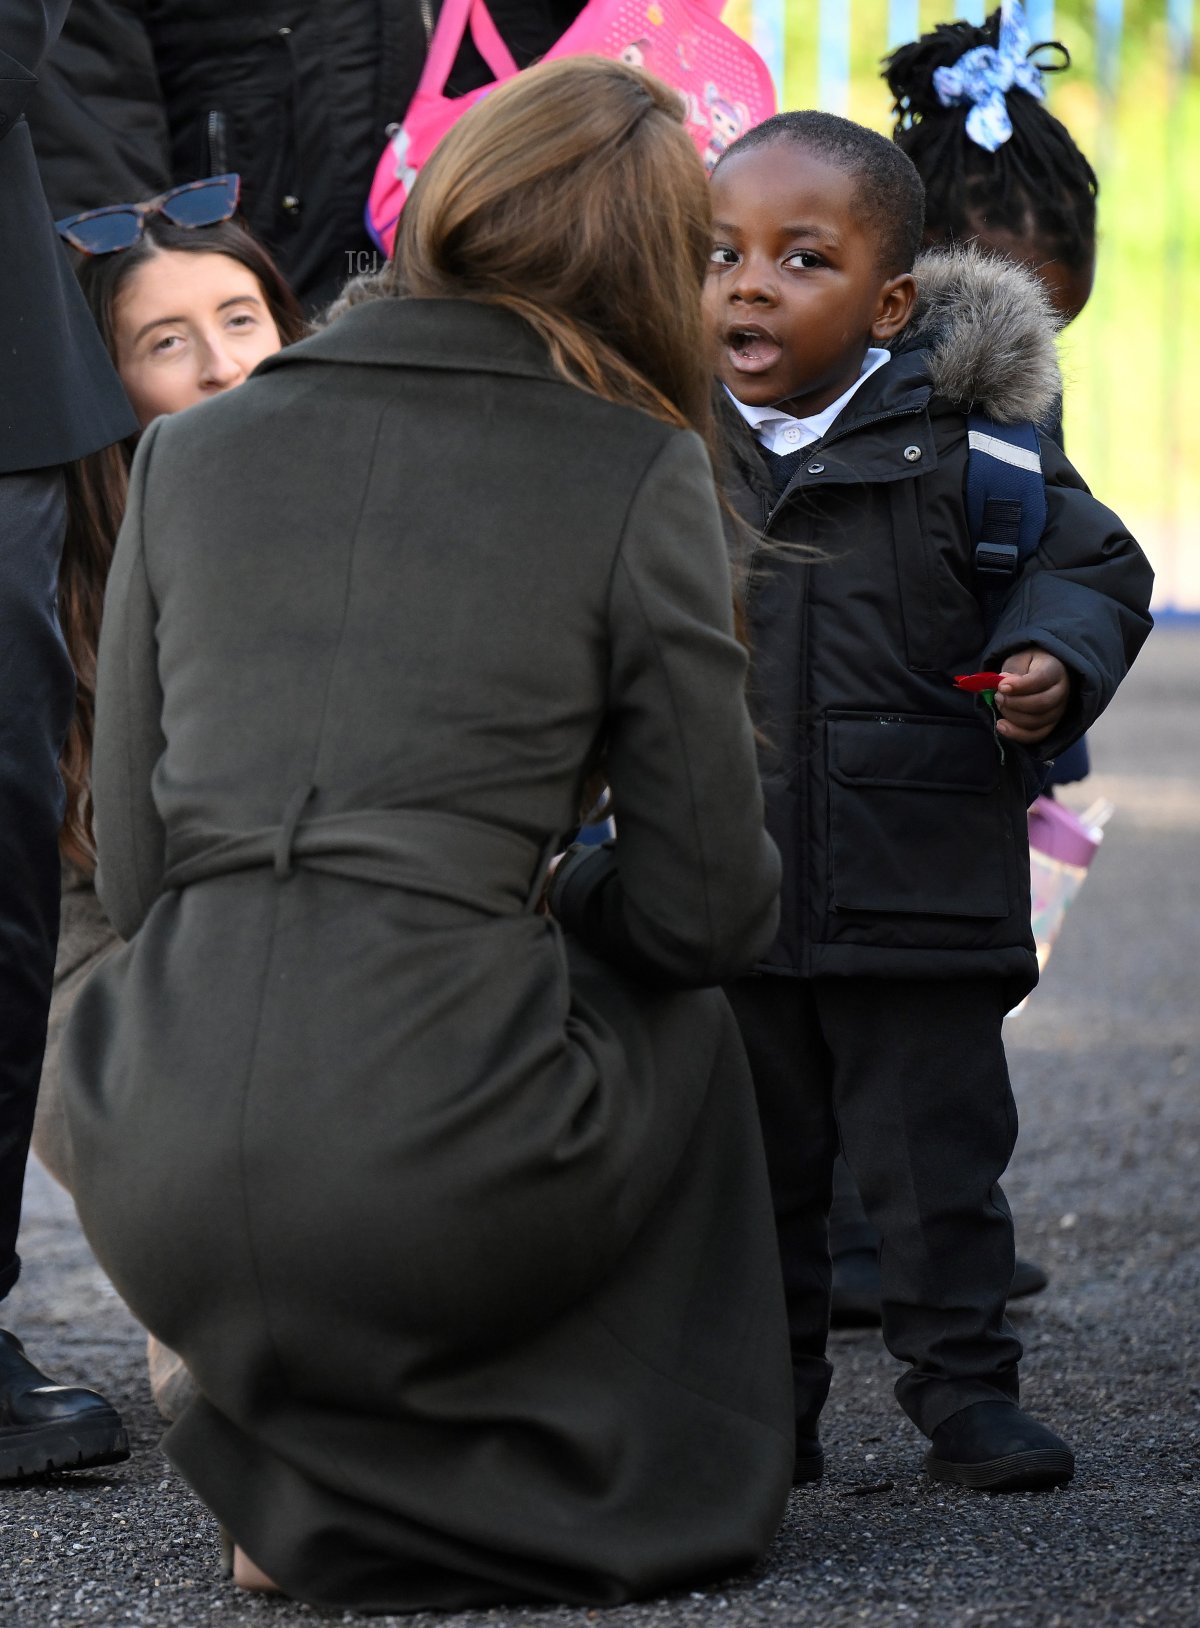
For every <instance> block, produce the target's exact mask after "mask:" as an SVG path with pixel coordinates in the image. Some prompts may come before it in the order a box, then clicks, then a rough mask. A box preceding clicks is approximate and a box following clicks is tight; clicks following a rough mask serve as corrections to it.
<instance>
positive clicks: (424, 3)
mask: <svg viewBox="0 0 1200 1628" xmlns="http://www.w3.org/2000/svg"><path fill="white" fill-rule="evenodd" d="M420 7H421V25H422V27H423V28H424V30H425V47H426V49H427V50H428V48H429V46H430V44H431V43H432V41H433V21H434V19H433V0H420Z"/></svg>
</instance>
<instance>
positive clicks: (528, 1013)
mask: <svg viewBox="0 0 1200 1628" xmlns="http://www.w3.org/2000/svg"><path fill="white" fill-rule="evenodd" d="M729 598H730V593H729V580H728V574H727V567H726V563H725V555H724V548H723V543H722V536H721V527H720V523H719V516H718V510H717V506H716V502H715V498H714V495H713V490H712V484H711V477H710V472H709V468H708V463H707V459H706V456H705V454H704V452H703V450H702V448H701V446H700V443H699V442H698V440H697V439H696V437H695V436H693V435H691V434H687V433H684V432H681V431H677V430H672V429H671V428H669V427H667V426H665V425H662V424H660V423H658V422H656V421H655V420H652V419H651V418H649V417H648V416H646V415H644V414H642V413H639V412H636V411H634V410H632V409H627V408H622V407H617V406H614V405H612V404H610V403H607V402H604V401H601V400H599V399H596V398H594V397H592V396H590V395H588V394H585V393H584V392H582V391H580V390H578V389H575V388H573V387H571V386H569V385H567V384H565V383H564V382H562V381H561V379H559V378H558V376H557V375H556V374H555V373H554V371H553V369H552V367H551V365H550V362H549V360H548V358H547V356H546V354H545V352H544V350H543V348H542V346H541V344H540V342H539V341H538V340H537V339H536V337H535V336H534V335H533V333H532V331H531V330H529V329H528V328H527V327H526V326H525V325H524V324H523V323H522V322H520V321H519V320H518V319H517V318H515V317H511V316H509V315H507V314H504V313H501V312H498V311H495V310H491V309H488V308H486V307H483V306H480V305H476V304H470V303H466V302H462V301H435V302H418V301H412V302H399V301H392V300H381V301H378V302H374V303H371V304H368V305H364V306H360V307H357V308H355V309H352V310H351V311H350V312H349V313H347V314H346V315H345V316H343V317H342V318H341V319H340V320H339V321H338V322H337V323H336V324H335V325H334V326H333V327H332V328H330V329H329V330H327V331H326V332H325V333H324V334H322V335H320V336H318V337H317V338H315V339H312V340H310V341H307V342H305V343H304V344H301V345H299V346H296V347H295V348H293V349H292V350H290V351H286V352H284V353H282V354H281V355H280V356H279V357H277V358H274V359H272V361H271V362H269V363H268V364H266V365H265V366H264V367H263V368H262V369H260V370H259V374H258V375H257V376H256V377H255V378H253V379H251V380H250V381H249V382H248V383H247V384H246V385H245V386H244V387H243V388H242V389H240V390H238V391H235V392H233V393H232V394H231V395H230V396H229V397H227V398H225V399H222V400H219V401H216V402H213V403H207V404H205V405H204V406H201V407H198V408H195V409H193V410H191V411H189V412H186V413H181V414H178V415H176V416H175V417H172V418H169V419H160V420H159V421H158V422H157V423H156V424H155V425H154V426H153V427H152V428H151V429H150V430H149V432H148V433H147V434H146V436H145V438H144V441H143V444H142V447H141V449H140V451H139V455H138V459H137V462H136V464H135V470H134V479H133V484H132V489H131V493H130V501H129V508H128V514H127V519H126V524H125V527H124V529H123V531H122V533H121V538H120V541H119V544H118V547H117V552H116V558H115V560H114V564H113V570H112V576H111V579H110V587H109V599H108V604H107V608H106V614H105V624H104V637H103V645H102V650H101V657H100V674H99V690H98V703H97V725H96V751H95V765H94V789H95V801H96V823H97V832H98V841H99V852H100V872H99V892H100V896H101V900H102V902H103V904H104V907H105V909H106V910H107V912H108V913H109V915H110V917H111V919H112V921H113V923H114V925H115V926H116V928H117V930H118V931H119V932H120V933H121V934H122V936H123V937H126V938H128V939H129V940H130V942H129V943H128V945H127V946H126V947H125V948H124V949H122V950H120V951H119V952H118V953H117V954H115V955H114V956H112V957H111V958H110V959H109V960H108V961H107V962H106V963H105V964H104V966H103V967H102V968H101V969H100V970H99V972H98V973H97V975H96V976H95V977H94V978H93V979H92V980H91V982H90V983H89V984H88V985H87V986H86V987H85V989H84V990H83V992H82V993H81V995H80V997H79V999H78V1002H77V1004H76V1008H75V1012H74V1014H73V1016H72V1018H71V1021H70V1024H69V1026H68V1030H67V1036H66V1041H65V1044H64V1055H63V1085H64V1095H65V1099H66V1109H67V1119H68V1126H69V1130H70V1134H71V1139H72V1158H73V1166H74V1172H75V1193H76V1199H77V1203H78V1206H79V1211H80V1214H81V1217H82V1219H83V1222H84V1226H85V1228H86V1229H87V1232H88V1235H89V1237H90V1239H91V1241H92V1243H93V1245H94V1247H95V1249H96V1252H97V1254H98V1256H99V1257H100V1260H101V1261H102V1263H103V1264H104V1266H105V1267H106V1269H107V1270H108V1272H109V1273H110V1275H111V1277H112V1279H113V1281H114V1283H115V1284H116V1286H117V1288H118V1289H119V1290H120V1292H121V1294H122V1295H123V1296H124V1297H125V1298H126V1300H127V1301H128V1303H129V1305H130V1306H131V1307H132V1308H133V1310H134V1312H135V1313H136V1315H137V1316H138V1317H139V1318H140V1319H141V1320H142V1322H144V1323H145V1325H146V1326H147V1327H148V1328H149V1329H151V1330H152V1331H153V1333H154V1334H156V1335H157V1336H158V1337H159V1338H160V1339H162V1340H164V1341H165V1342H166V1343H167V1344H168V1345H169V1346H170V1347H171V1348H172V1349H174V1350H176V1351H178V1352H179V1353H180V1354H181V1355H182V1356H183V1358H184V1360H185V1361H186V1362H187V1365H188V1367H189V1369H190V1370H191V1372H192V1373H193V1375H194V1376H195V1379H196V1381H197V1384H198V1386H199V1388H200V1391H201V1393H202V1394H201V1397H200V1399H199V1400H197V1401H196V1402H195V1403H193V1404H192V1405H191V1406H190V1407H189V1408H188V1409H187V1410H186V1411H185V1413H184V1415H183V1416H182V1418H181V1419H180V1420H179V1422H178V1423H177V1424H176V1425H175V1426H174V1427H173V1428H172V1429H171V1431H170V1432H169V1434H168V1436H167V1439H166V1449H167V1452H168V1453H169V1455H170V1456H171V1458H172V1459H173V1461H174V1462H175V1464H176V1465H177V1466H178V1467H179V1469H180V1470H181V1471H182V1472H183V1474H184V1475H185V1476H186V1477H187V1478H188V1479H189V1481H191V1483H192V1484H193V1486H194V1487H195V1488H196V1490H197V1491H198V1492H199V1494H200V1495H201V1497H202V1498H203V1499H204V1500H205V1501H206V1502H207V1503H208V1504H209V1505H210V1507H211V1508H212V1509H213V1510H214V1511H215V1512H216V1513H217V1515H218V1516H219V1518H220V1519H221V1521H222V1522H223V1523H224V1524H225V1525H226V1526H227V1527H228V1528H229V1529H230V1530H231V1531H232V1533H233V1535H234V1537H235V1538H236V1540H237V1541H238V1543H239V1544H241V1545H242V1547H243V1548H244V1549H245V1550H246V1551H247V1552H248V1553H249V1555H250V1556H251V1557H252V1558H253V1559H254V1560H255V1561H256V1562H257V1563H258V1564H259V1565H260V1566H261V1567H262V1568H263V1569H264V1570H266V1571H267V1572H268V1573H269V1574H270V1575H271V1576H272V1577H274V1578H275V1579H276V1580H277V1581H278V1582H279V1583H280V1584H281V1585H282V1586H283V1587H284V1589H285V1590H287V1591H288V1592H289V1593H292V1594H294V1595H296V1596H298V1597H300V1598H303V1599H307V1600H311V1601H313V1602H316V1603H319V1604H323V1605H327V1606H351V1607H359V1608H365V1609H411V1608H420V1607H426V1606H443V1607H466V1606H471V1605H479V1604H485V1603H488V1602H493V1601H502V1600H509V1599H515V1598H530V1597H533V1598H547V1599H555V1600H565V1601H574V1602H601V1603H603V1602H615V1601H619V1600H622V1599H625V1598H628V1597H630V1596H632V1595H639V1594H647V1593H650V1594H653V1593H658V1592H661V1591H662V1590H664V1589H667V1588H671V1587H674V1586H677V1585H682V1584H685V1583H689V1582H691V1581H694V1580H696V1579H699V1578H702V1577H705V1576H713V1575H720V1574H721V1573H724V1572H728V1571H730V1570H731V1569H733V1568H735V1567H738V1566H741V1565H744V1564H746V1563H749V1562H751V1561H753V1560H754V1559H756V1558H757V1557H758V1556H759V1555H761V1553H762V1552H763V1550H764V1549H765V1547H766V1545H767V1544H768V1542H769V1541H770V1539H771V1537H772V1534H773V1532H774V1530H775V1527H776V1523H777V1521H778V1519H779V1517H780V1514H781V1511H782V1509H783V1505H784V1501H785V1498H786V1495H787V1490H788V1486H789V1481H790V1469H791V1460H792V1452H793V1443H792V1440H791V1415H790V1408H791V1402H790V1375H789V1368H788V1355H787V1339H786V1333H785V1329H784V1321H783V1310H782V1304H781V1291H780V1283H779V1269H778V1265H777V1261H776V1257H775V1253H774V1251H775V1245H774V1239H773V1230H772V1220H771V1213H770V1204H769V1199H768V1196H767V1189H766V1183H765V1172H764V1168H763V1161H762V1154H761V1150H760V1146H759V1140H758V1132H757V1122H756V1118H755V1113H754V1108H753V1104H752V1096H751V1090H750V1084H749V1079H748V1076H747V1072H746V1068H745V1064H744V1060H743V1057H742V1054H741V1050H740V1043H739V1041H738V1039H737V1035H736V1030H735V1029H734V1027H733V1025H732V1020H731V1018H730V1015H729V1012H728V1008H727V1006H726V1005H725V1002H724V999H723V997H722V996H721V995H720V994H719V993H718V992H717V991H715V990H713V989H704V988H700V987H689V986H703V985H712V984H716V983H717V982H719V981H720V980H722V979H725V978H728V977H730V976H732V975H734V974H736V973H738V972H741V971H743V970H746V969H748V968H749V967H750V966H752V965H753V963H754V960H755V958H756V956H758V955H759V954H761V952H762V951H763V950H764V949H765V947H766V945H767V944H768V943H769V942H770V939H771V935H772V932H773V930H774V926H775V920H776V909H777V907H776V893H777V889H778V860H777V856H776V854H775V851H774V849H773V847H772V846H771V844H770V842H769V841H768V839H767V838H766V837H765V836H764V835H763V830H762V807H761V801H760V795H759V789H758V780H757V774H756V769H755V762H754V750H753V741H752V737H751V729H750V726H749V724H748V722H747V717H746V713H745V709H744V706H743V701H742V687H743V682H744V674H745V660H744V656H743V652H742V651H741V649H740V648H739V647H738V645H737V644H736V642H735V640H734V638H733V636H732V630H731V616H730V607H729ZM602 744H603V746H604V748H605V752H606V766H607V773H608V776H609V779H610V781H611V784H612V786H613V789H614V793H615V797H616V803H617V807H618V810H619V820H620V832H621V834H620V840H619V843H618V845H617V847H616V848H615V850H613V851H611V852H607V851H598V852H596V853H595V854H594V855H593V856H591V857H590V858H587V859H585V860H583V861H579V862H578V863H572V864H571V865H570V867H564V873H563V875H562V880H561V882H560V881H559V878H557V877H556V882H555V886H556V894H557V897H556V899H555V907H556V911H557V913H558V915H559V916H560V918H561V919H562V922H563V926H565V928H566V929H567V932H566V935H565V936H564V932H563V930H562V928H560V926H559V925H558V923H557V922H555V921H553V920H551V919H548V918H547V917H545V916H544V915H540V914H538V913H537V912H536V909H535V902H536V898H537V896H538V894H539V891H540V886H541V882H542V879H543V875H544V870H545V862H546V859H547V858H548V856H549V855H550V854H551V853H552V852H553V851H554V850H555V849H556V848H557V847H558V846H560V845H561V843H562V841H563V838H564V833H567V832H569V831H570V829H571V828H572V827H573V825H574V823H575V816H576V810H577V808H578V805H579V799H580V794H581V788H582V786H583V782H584V778H585V775H586V774H587V773H588V771H589V770H591V769H592V768H593V766H594V765H595V763H596V761H597V753H598V749H599V748H600V746H601V745H602Z"/></svg>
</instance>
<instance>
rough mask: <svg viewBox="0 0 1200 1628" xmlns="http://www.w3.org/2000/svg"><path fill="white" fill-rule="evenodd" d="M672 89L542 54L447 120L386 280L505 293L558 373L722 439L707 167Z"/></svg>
mask: <svg viewBox="0 0 1200 1628" xmlns="http://www.w3.org/2000/svg"><path fill="white" fill-rule="evenodd" d="M683 118H684V114H683V107H682V104H681V102H680V100H679V97H678V96H677V94H676V93H675V92H674V91H672V90H670V89H669V88H668V87H667V86H666V85H664V84H662V83H661V82H660V81H659V80H657V79H653V78H651V77H650V75H648V74H644V73H640V72H638V71H637V70H636V69H633V68H627V67H625V66H624V65H622V64H621V63H618V62H610V61H607V60H606V59H604V58H601V57H575V58H571V59H569V60H567V61H563V62H553V63H543V64H542V65H541V66H539V67H536V68H531V69H529V70H527V71H526V72H525V73H522V74H520V75H519V76H518V77H517V78H516V79H514V80H511V81H510V82H509V83H508V84H506V85H504V86H501V87H500V88H499V89H498V90H496V91H494V92H493V93H492V94H491V95H490V96H488V97H486V98H485V99H484V100H483V101H482V102H480V103H478V104H477V105H476V106H475V107H474V108H472V109H471V110H470V111H469V112H468V113H467V114H466V115H465V116H464V117H463V118H462V119H460V120H459V122H458V123H457V124H456V125H455V126H454V127H453V129H451V131H450V132H449V133H448V134H447V135H446V137H445V138H444V139H443V141H442V142H441V144H440V146H439V147H438V148H437V150H436V152H435V153H434V155H433V157H432V158H431V160H430V162H429V163H428V164H427V165H426V166H425V168H424V169H423V170H422V172H421V174H420V176H419V177H418V179H417V182H416V185H415V186H414V188H413V193H412V197H411V199H410V200H409V202H408V204H407V206H406V208H405V211H404V214H403V216H402V217H401V223H400V232H399V236H398V238H397V241H396V249H395V255H394V259H393V260H392V262H391V263H390V264H389V266H388V267H387V268H386V269H385V271H384V272H383V273H382V275H381V277H380V279H379V292H381V293H394V294H408V295H415V296H418V297H426V298H430V297H432V298H438V297H442V298H445V297H457V298H467V299H473V300H480V301H483V302H486V303H488V304H492V305H499V306H503V307H505V308H507V309H508V310H510V311H514V312H516V313H517V314H518V315H520V316H521V317H523V318H524V319H525V320H526V321H527V322H528V323H529V324H530V326H531V327H533V328H534V329H535V330H536V331H537V332H538V333H539V334H540V335H541V336H542V338H543V339H544V340H545V342H546V344H547V346H548V347H549V351H550V355H551V357H552V359H553V361H554V363H555V365H556V367H557V368H558V369H559V371H560V372H561V373H562V374H563V376H564V377H565V378H566V379H568V380H569V381H570V382H571V383H573V384H577V385H579V386H581V387H582V388H584V389H586V390H590V391H592V392H594V393H595V394H597V395H600V396H604V397H606V398H608V399H609V400H612V401H618V402H622V403H625V404H628V405H632V406H636V407H640V408H642V409H643V410H644V411H646V412H648V413H651V414H653V415H654V416H655V417H657V418H660V419H664V420H666V421H667V422H668V423H672V424H678V425H684V426H687V427H690V428H693V429H696V430H698V431H699V432H700V433H701V434H702V435H703V436H704V438H705V440H706V441H707V442H708V443H709V444H710V445H711V439H712V437H711V413H712V408H711V400H710V391H711V372H710V368H709V365H708V345H707V342H706V339H705V335H704V329H703V325H702V319H701V312H700V295H701V290H702V288H703V285H704V276H705V269H706V266H707V264H708V258H709V255H710V254H711V252H712V215H711V209H710V205H709V195H708V183H707V179H706V177H705V174H704V168H703V166H702V165H701V163H700V160H699V157H698V156H697V153H696V150H695V148H694V146H693V145H692V142H691V140H690V139H689V137H688V135H687V133H686V131H685V129H684V123H683Z"/></svg>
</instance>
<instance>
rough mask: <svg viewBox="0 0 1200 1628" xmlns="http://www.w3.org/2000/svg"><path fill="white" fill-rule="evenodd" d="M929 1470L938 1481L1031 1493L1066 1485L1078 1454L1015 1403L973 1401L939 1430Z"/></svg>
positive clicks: (927, 1465) (953, 1415)
mask: <svg viewBox="0 0 1200 1628" xmlns="http://www.w3.org/2000/svg"><path fill="white" fill-rule="evenodd" d="M925 1468H926V1470H927V1471H928V1473H929V1474H930V1475H931V1476H932V1477H933V1479H934V1480H935V1481H956V1482H957V1483H958V1484H959V1485H960V1486H963V1487H978V1488H980V1489H982V1490H983V1491H986V1492H1033V1491H1037V1490H1038V1489H1039V1488H1042V1487H1061V1486H1065V1485H1066V1483H1067V1482H1068V1481H1069V1480H1070V1479H1071V1477H1072V1476H1073V1475H1074V1474H1075V1455H1074V1454H1073V1453H1072V1451H1071V1449H1070V1448H1069V1447H1068V1446H1067V1444H1066V1442H1065V1441H1063V1439H1062V1437H1061V1436H1056V1435H1055V1434H1054V1432H1053V1430H1050V1429H1049V1428H1048V1427H1047V1426H1046V1425H1044V1424H1039V1423H1038V1422H1037V1420H1036V1419H1031V1418H1030V1417H1029V1415H1028V1414H1027V1413H1024V1412H1022V1410H1021V1409H1020V1408H1019V1407H1017V1405H1016V1403H1015V1402H975V1403H973V1404H972V1406H971V1407H969V1408H963V1409H962V1411H961V1412H960V1413H952V1414H951V1415H950V1417H949V1418H948V1419H945V1420H943V1421H942V1423H941V1424H940V1425H939V1426H938V1427H937V1429H936V1430H935V1431H934V1433H933V1437H932V1446H931V1448H930V1450H929V1453H928V1454H927V1455H926V1459H925Z"/></svg>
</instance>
